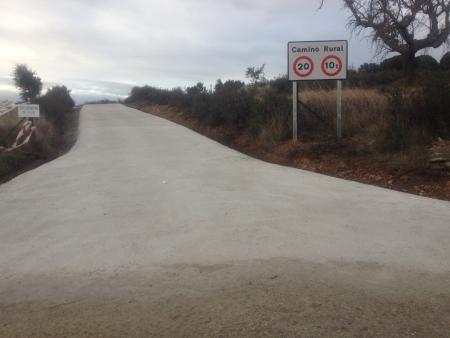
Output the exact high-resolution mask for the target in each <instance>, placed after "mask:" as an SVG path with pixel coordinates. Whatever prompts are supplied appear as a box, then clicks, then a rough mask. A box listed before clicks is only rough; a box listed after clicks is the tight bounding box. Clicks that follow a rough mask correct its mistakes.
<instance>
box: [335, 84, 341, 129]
mask: <svg viewBox="0 0 450 338" xmlns="http://www.w3.org/2000/svg"><path fill="white" fill-rule="evenodd" d="M336 96H337V104H336V105H337V109H336V129H337V137H338V138H342V81H341V80H337V95H336Z"/></svg>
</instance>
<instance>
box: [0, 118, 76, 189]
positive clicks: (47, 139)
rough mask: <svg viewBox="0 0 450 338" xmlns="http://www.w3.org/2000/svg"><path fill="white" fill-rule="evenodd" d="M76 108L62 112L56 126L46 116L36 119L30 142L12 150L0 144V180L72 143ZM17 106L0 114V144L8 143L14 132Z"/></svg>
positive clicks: (36, 164)
mask: <svg viewBox="0 0 450 338" xmlns="http://www.w3.org/2000/svg"><path fill="white" fill-rule="evenodd" d="M78 120H79V109H75V110H73V111H71V112H68V113H65V114H63V117H62V119H61V121H60V124H59V125H58V126H55V124H54V123H52V122H50V121H49V120H48V119H46V118H40V119H37V122H36V132H35V133H34V135H33V136H32V138H31V140H30V143H28V144H27V145H24V146H23V147H20V148H17V149H15V150H13V151H4V149H3V150H2V149H1V148H0V183H3V182H6V181H9V180H10V179H12V178H14V177H15V176H17V175H19V174H21V173H23V172H25V171H28V170H30V169H33V168H36V167H38V166H40V165H41V164H43V163H45V162H48V161H51V160H53V159H55V158H57V157H59V156H61V155H63V154H64V153H66V152H67V151H69V150H70V148H71V147H72V146H73V145H74V144H75V142H76V139H77V135H78ZM19 122H20V119H19V118H18V117H17V110H14V111H12V112H10V113H8V114H6V115H3V116H1V117H0V142H1V144H0V146H2V147H3V148H8V147H10V146H11V145H12V144H13V142H14V139H15V137H16V135H17V133H18V127H19V125H18V123H19Z"/></svg>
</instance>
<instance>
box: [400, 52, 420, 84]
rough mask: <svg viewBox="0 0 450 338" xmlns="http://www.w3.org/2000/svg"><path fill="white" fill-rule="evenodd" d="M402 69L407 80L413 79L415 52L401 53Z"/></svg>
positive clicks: (414, 74) (415, 67)
mask: <svg viewBox="0 0 450 338" xmlns="http://www.w3.org/2000/svg"><path fill="white" fill-rule="evenodd" d="M403 58H404V60H403V62H404V65H403V70H404V71H405V76H406V78H407V79H408V80H413V79H414V78H415V77H416V70H417V64H416V53H415V52H409V53H408V54H405V55H403Z"/></svg>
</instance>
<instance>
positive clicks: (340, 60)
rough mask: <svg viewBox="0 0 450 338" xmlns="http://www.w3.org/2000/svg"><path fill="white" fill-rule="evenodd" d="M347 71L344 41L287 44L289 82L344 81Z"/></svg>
mask: <svg viewBox="0 0 450 338" xmlns="http://www.w3.org/2000/svg"><path fill="white" fill-rule="evenodd" d="M347 70H348V42H347V41H346V40H334V41H295V42H289V43H288V75H289V80H291V81H310V80H345V79H347Z"/></svg>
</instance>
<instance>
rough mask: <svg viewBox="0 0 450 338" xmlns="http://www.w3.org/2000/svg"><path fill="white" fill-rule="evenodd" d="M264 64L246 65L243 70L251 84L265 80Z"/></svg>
mask: <svg viewBox="0 0 450 338" xmlns="http://www.w3.org/2000/svg"><path fill="white" fill-rule="evenodd" d="M265 67H266V64H263V65H261V67H248V68H247V70H246V72H245V77H247V78H249V79H250V81H251V82H252V84H254V85H256V84H258V83H260V82H264V81H265V77H264V68H265Z"/></svg>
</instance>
